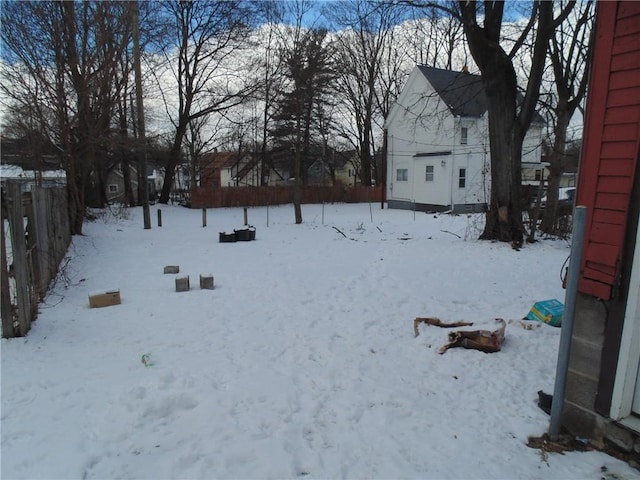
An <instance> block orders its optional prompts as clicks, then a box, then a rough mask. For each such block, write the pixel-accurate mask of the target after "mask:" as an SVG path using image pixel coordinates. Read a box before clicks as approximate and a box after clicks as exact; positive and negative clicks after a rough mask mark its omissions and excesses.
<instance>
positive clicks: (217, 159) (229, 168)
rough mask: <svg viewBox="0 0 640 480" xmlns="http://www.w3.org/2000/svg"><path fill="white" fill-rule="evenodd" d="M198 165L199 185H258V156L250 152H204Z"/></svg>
mask: <svg viewBox="0 0 640 480" xmlns="http://www.w3.org/2000/svg"><path fill="white" fill-rule="evenodd" d="M200 166H201V174H200V186H201V187H210V188H211V187H212V188H223V187H247V186H254V187H255V186H259V185H260V161H259V157H258V156H256V155H253V154H251V153H238V152H210V153H205V154H204V155H203V156H202V157H201V159H200Z"/></svg>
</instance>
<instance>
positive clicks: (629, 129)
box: [602, 123, 638, 142]
mask: <svg viewBox="0 0 640 480" xmlns="http://www.w3.org/2000/svg"><path fill="white" fill-rule="evenodd" d="M637 138H638V125H637V124H635V123H625V124H622V125H605V127H604V130H603V131H602V140H603V141H604V142H625V141H630V142H635V141H636V139H637Z"/></svg>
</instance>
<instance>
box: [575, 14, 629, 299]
mask: <svg viewBox="0 0 640 480" xmlns="http://www.w3.org/2000/svg"><path fill="white" fill-rule="evenodd" d="M596 8H597V14H596V23H597V25H596V36H597V39H596V43H595V50H594V56H593V63H592V70H591V80H590V84H589V96H588V99H587V114H586V118H585V130H584V138H585V142H584V145H583V154H582V158H581V160H580V163H581V166H580V179H579V184H578V191H577V199H576V203H577V204H581V205H585V206H587V228H586V234H585V252H584V256H583V261H582V278H581V280H580V286H579V288H580V291H581V292H583V293H586V294H589V295H593V296H596V297H599V298H603V299H605V300H608V299H610V298H611V293H612V286H613V285H614V284H615V283H616V281H617V277H618V275H619V272H620V270H619V269H620V260H621V258H622V246H623V243H624V237H625V233H626V228H627V222H628V218H627V216H628V211H629V204H630V199H631V194H632V192H631V189H632V185H633V177H634V175H635V171H636V165H637V162H638V148H639V147H638V146H639V145H640V140H639V136H640V2H598V4H597V7H596Z"/></svg>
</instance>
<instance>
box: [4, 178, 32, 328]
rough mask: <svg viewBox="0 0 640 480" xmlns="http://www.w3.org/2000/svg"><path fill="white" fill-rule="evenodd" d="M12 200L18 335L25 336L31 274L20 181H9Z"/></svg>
mask: <svg viewBox="0 0 640 480" xmlns="http://www.w3.org/2000/svg"><path fill="white" fill-rule="evenodd" d="M7 187H8V189H9V195H10V199H11V202H10V203H9V207H10V209H11V211H10V212H9V225H10V228H11V247H12V251H13V271H14V275H15V279H16V293H17V297H18V336H20V337H24V336H25V335H26V334H27V332H28V331H29V328H31V319H30V318H29V315H30V313H31V305H30V303H31V302H30V296H29V274H28V273H27V247H26V239H25V236H24V214H23V212H22V188H21V185H20V183H18V182H7Z"/></svg>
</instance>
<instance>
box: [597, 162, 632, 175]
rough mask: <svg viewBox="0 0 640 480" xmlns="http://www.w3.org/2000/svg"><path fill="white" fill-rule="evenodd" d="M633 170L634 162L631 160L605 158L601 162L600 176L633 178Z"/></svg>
mask: <svg viewBox="0 0 640 480" xmlns="http://www.w3.org/2000/svg"><path fill="white" fill-rule="evenodd" d="M633 169H634V165H633V160H631V159H630V158H603V159H602V161H601V162H600V169H599V170H598V175H613V176H616V175H619V176H623V177H631V176H632V175H633Z"/></svg>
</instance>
